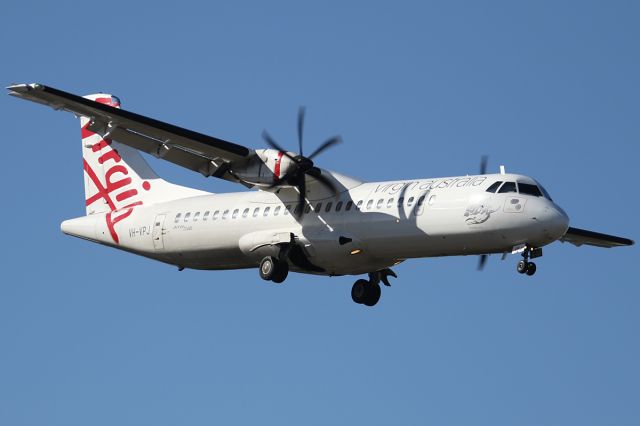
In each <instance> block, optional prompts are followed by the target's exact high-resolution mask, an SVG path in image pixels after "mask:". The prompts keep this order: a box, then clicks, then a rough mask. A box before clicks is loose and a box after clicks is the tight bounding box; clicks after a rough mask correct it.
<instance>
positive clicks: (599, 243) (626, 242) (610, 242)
mask: <svg viewBox="0 0 640 426" xmlns="http://www.w3.org/2000/svg"><path fill="white" fill-rule="evenodd" d="M560 241H562V242H563V243H564V242H568V243H571V244H573V245H574V246H577V247H580V246H581V245H583V244H586V245H589V246H596V247H605V248H611V247H620V246H631V245H633V244H634V242H633V240H630V239H627V238H622V237H616V236H614V235H607V234H601V233H599V232H593V231H587V230H585V229H579V228H569V229H567V232H566V234H564V236H563V237H562V238H560Z"/></svg>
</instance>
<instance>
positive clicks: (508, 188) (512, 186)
mask: <svg viewBox="0 0 640 426" xmlns="http://www.w3.org/2000/svg"><path fill="white" fill-rule="evenodd" d="M506 192H518V190H517V189H516V183H515V182H505V183H504V185H502V187H501V188H500V191H498V193H500V194H504V193H506Z"/></svg>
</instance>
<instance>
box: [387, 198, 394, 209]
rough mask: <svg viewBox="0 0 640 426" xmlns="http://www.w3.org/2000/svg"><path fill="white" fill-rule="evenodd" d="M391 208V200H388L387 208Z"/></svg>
mask: <svg viewBox="0 0 640 426" xmlns="http://www.w3.org/2000/svg"><path fill="white" fill-rule="evenodd" d="M391 206H393V198H389V201H387V208H390V207H391Z"/></svg>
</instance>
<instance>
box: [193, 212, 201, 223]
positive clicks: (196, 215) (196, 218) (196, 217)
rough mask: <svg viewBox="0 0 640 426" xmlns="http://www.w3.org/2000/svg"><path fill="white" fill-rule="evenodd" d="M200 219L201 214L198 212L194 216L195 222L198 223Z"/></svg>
mask: <svg viewBox="0 0 640 426" xmlns="http://www.w3.org/2000/svg"><path fill="white" fill-rule="evenodd" d="M199 217H200V212H196V213H195V214H194V215H193V221H194V222H197V221H198V218H199Z"/></svg>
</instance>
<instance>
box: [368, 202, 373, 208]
mask: <svg viewBox="0 0 640 426" xmlns="http://www.w3.org/2000/svg"><path fill="white" fill-rule="evenodd" d="M371 206H373V200H369V201H367V210H369V209H371Z"/></svg>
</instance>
